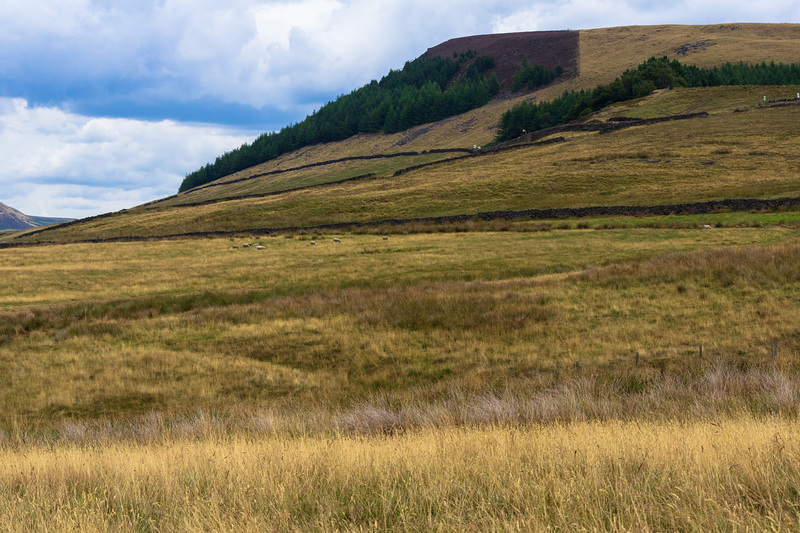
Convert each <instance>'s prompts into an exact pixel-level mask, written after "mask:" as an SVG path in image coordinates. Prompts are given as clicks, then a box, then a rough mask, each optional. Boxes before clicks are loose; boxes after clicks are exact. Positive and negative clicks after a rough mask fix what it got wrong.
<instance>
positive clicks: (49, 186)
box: [0, 0, 800, 216]
mask: <svg viewBox="0 0 800 533" xmlns="http://www.w3.org/2000/svg"><path fill="white" fill-rule="evenodd" d="M798 21H800V4H798V3H796V2H786V1H785V0H781V1H778V0H763V1H761V2H758V3H753V2H750V1H749V0H747V1H745V0H696V1H693V2H688V1H686V0H681V1H679V2H654V1H652V0H622V1H611V0H540V1H536V2H531V1H530V0H508V1H504V2H500V1H497V0H494V1H493V0H486V1H478V0H439V1H436V2H431V1H430V0H381V1H380V2H375V1H374V0H224V1H223V0H26V1H24V2H23V1H17V0H11V1H5V2H0V91H2V92H0V97H2V96H6V97H20V96H24V97H25V99H20V98H0V157H2V159H3V166H2V168H0V195H1V196H2V197H0V201H2V202H4V203H7V204H9V205H12V206H14V207H17V208H19V209H22V210H23V212H26V213H29V214H34V215H50V216H85V215H89V214H96V213H100V212H104V211H109V210H115V209H119V208H121V207H128V206H131V205H135V204H136V203H141V202H143V201H148V200H150V199H153V198H156V197H159V196H166V195H168V194H172V193H174V192H175V190H176V189H177V187H178V184H179V183H180V181H181V179H182V177H183V175H184V174H185V173H187V172H191V171H193V170H196V169H197V168H198V167H199V166H201V165H202V164H204V163H205V162H207V161H211V160H213V159H214V158H215V157H216V156H217V155H219V154H221V153H223V152H224V151H226V150H230V149H231V148H234V147H236V146H238V145H240V144H241V143H242V142H244V141H246V140H249V139H252V138H253V137H254V136H255V135H256V133H257V132H242V131H235V130H231V129H225V128H213V127H211V126H208V125H190V124H184V123H179V122H175V121H166V120H161V121H153V122H146V121H141V120H125V119H122V118H98V117H89V116H84V115H86V114H95V113H96V114H103V115H106V116H112V117H114V116H116V117H123V116H127V117H134V118H135V117H141V116H148V117H150V116H157V117H168V116H172V117H178V116H180V117H185V116H192V117H201V116H207V115H208V114H209V113H212V112H214V113H216V114H215V116H216V117H219V118H217V120H220V121H223V120H224V119H225V118H228V117H231V118H230V119H229V120H228V123H236V122H237V121H239V122H241V121H244V120H246V119H247V118H249V117H248V115H249V116H251V117H258V118H257V119H254V120H253V121H252V122H251V123H256V122H258V123H269V124H271V127H272V126H277V127H280V126H282V125H285V124H286V123H287V122H288V121H292V120H294V121H299V120H302V118H303V117H304V116H305V115H306V114H308V113H309V112H310V111H311V110H312V109H313V108H316V107H319V106H320V105H322V104H324V103H325V102H326V101H328V100H332V99H334V98H335V97H336V96H337V95H338V94H342V93H347V92H350V91H351V90H353V89H356V88H358V87H359V86H361V85H363V84H364V83H367V82H369V80H370V79H372V78H380V77H381V76H382V75H384V74H386V73H387V72H388V70H389V69H390V68H395V69H397V68H401V67H402V65H403V63H404V62H405V61H407V60H411V59H413V58H415V57H417V56H418V55H420V54H421V53H423V52H424V51H425V50H426V49H427V48H428V47H432V46H435V45H437V44H439V43H441V42H443V41H445V40H448V39H451V38H454V37H460V36H466V35H474V34H481V33H493V32H511V31H533V30H554V29H581V28H597V27H604V26H618V25H627V24H666V23H681V24H707V23H722V22H798ZM26 100H27V101H26ZM27 102H36V103H37V105H29V104H28V103H27ZM137 106H138V107H137ZM226 106H227V107H226ZM71 109H72V110H80V109H84V110H85V109H91V110H92V111H84V112H78V111H74V112H70V110H71ZM251 109H252V110H253V113H250V110H251ZM257 110H264V112H263V113H256V111H257ZM204 113H205V114H206V115H204ZM270 114H271V116H273V117H277V116H280V117H281V119H280V123H277V122H278V120H277V119H275V120H272V119H271V118H269V117H267V116H266V115H270ZM234 117H235V118H234ZM286 117H290V118H289V119H288V120H287V119H286ZM200 120H206V121H207V120H209V119H200ZM45 199H46V201H47V202H49V203H43V202H45Z"/></svg>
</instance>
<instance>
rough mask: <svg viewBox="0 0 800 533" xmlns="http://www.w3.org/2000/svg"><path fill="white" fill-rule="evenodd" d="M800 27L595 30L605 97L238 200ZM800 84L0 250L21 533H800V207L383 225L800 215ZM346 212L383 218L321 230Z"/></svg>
mask: <svg viewBox="0 0 800 533" xmlns="http://www.w3.org/2000/svg"><path fill="white" fill-rule="evenodd" d="M796 31H797V28H796V25H739V26H732V27H731V26H727V25H725V26H707V27H688V26H686V27H684V26H660V27H654V28H649V29H646V28H635V27H634V28H611V29H607V30H592V31H586V32H581V37H580V38H581V56H580V61H581V65H580V70H581V74H580V77H579V78H575V79H571V80H567V81H565V82H563V83H559V84H557V85H553V86H551V87H548V88H546V89H544V90H543V91H540V92H538V93H536V94H534V95H530V94H525V95H511V96H509V99H508V100H503V99H498V100H496V101H493V102H491V103H490V104H489V105H487V106H485V107H484V108H481V109H478V110H475V111H472V112H470V113H467V114H465V115H462V116H458V117H451V118H450V119H447V120H445V121H442V122H440V123H437V124H435V125H425V126H420V127H418V128H414V129H412V130H409V131H407V132H402V133H399V134H395V135H359V136H356V137H354V138H351V139H348V140H346V141H343V142H341V143H335V144H329V145H319V146H313V147H307V148H304V149H303V150H299V151H297V152H294V153H292V154H286V155H285V156H283V157H281V158H279V159H278V160H275V161H271V162H269V163H267V164H264V165H260V166H258V167H254V168H252V169H248V170H247V171H244V172H242V173H238V174H236V175H232V176H230V177H229V178H226V180H227V181H232V180H236V179H240V178H246V177H248V176H251V175H253V174H258V173H263V172H269V171H274V170H280V169H282V170H287V169H293V168H297V167H300V166H303V165H308V164H312V163H318V162H320V161H329V160H332V159H339V158H342V157H347V156H362V155H375V154H386V153H392V152H397V151H418V152H422V151H425V150H430V149H433V148H452V147H459V148H465V147H466V148H471V147H472V146H473V145H481V144H486V143H487V142H489V141H490V140H491V139H492V138H493V137H494V132H495V128H496V124H497V119H498V117H499V115H500V113H502V111H503V110H504V109H506V108H508V106H510V105H512V104H513V103H516V102H519V101H522V100H524V99H527V98H543V99H544V98H550V97H553V96H557V95H558V94H560V93H561V92H562V91H563V90H564V89H572V88H577V87H578V86H579V85H581V84H583V85H584V86H586V87H589V86H593V85H595V84H597V83H607V82H609V81H611V80H612V79H613V78H614V77H615V76H616V75H618V74H619V73H620V72H621V70H622V69H624V68H629V67H633V66H635V65H637V64H639V63H640V62H641V61H642V60H643V59H644V58H646V57H648V56H649V55H652V54H655V55H661V54H671V56H672V55H674V54H675V51H676V50H678V49H679V48H680V47H681V46H683V45H686V44H687V43H692V42H695V41H700V40H703V39H707V40H708V46H707V50H704V51H703V53H700V52H697V53H694V52H693V53H692V55H690V56H689V57H687V58H685V61H686V62H688V63H692V64H700V65H712V64H718V63H720V62H722V61H724V60H730V59H731V58H732V57H736V58H742V59H746V60H755V59H758V58H760V57H762V56H764V54H767V53H768V54H772V56H771V57H774V59H775V60H776V61H794V60H795V58H796V53H795V52H794V50H793V49H794V47H795V46H796V43H797V42H798V41H797V39H795V38H794V37H795V35H796ZM754 43H756V44H754ZM682 60H683V59H682ZM795 91H800V87H788V88H787V87H781V88H777V87H759V88H741V87H726V88H714V89H673V90H668V91H656V92H655V93H653V94H651V95H649V96H647V97H645V98H642V99H639V100H636V101H633V102H627V103H624V104H620V105H616V106H612V107H610V108H608V109H606V110H604V111H603V112H601V113H598V114H597V115H595V116H593V117H590V120H606V119H608V118H611V117H615V116H630V117H640V118H650V117H655V116H664V115H671V114H678V113H692V112H698V111H706V112H708V113H709V116H707V117H702V118H695V119H692V120H684V121H679V122H677V121H676V122H665V123H660V124H656V125H652V126H647V127H634V128H628V129H625V130H620V131H617V132H614V133H612V134H608V135H598V134H595V133H578V132H572V133H564V134H559V135H560V136H563V142H559V143H554V144H549V145H528V146H520V147H515V148H514V149H509V150H505V151H497V152H494V151H491V150H483V151H481V152H480V154H479V155H477V156H475V157H469V158H465V159H460V160H455V161H450V162H442V163H439V164H436V165H432V166H428V167H426V168H424V169H418V170H410V171H408V172H404V173H401V174H398V175H395V173H396V171H397V170H401V169H403V168H405V167H407V166H413V165H416V164H419V163H425V162H432V161H433V160H435V159H439V158H441V157H450V156H448V155H442V154H425V155H422V156H408V157H403V158H396V159H395V158H392V159H385V160H377V159H376V160H368V161H365V160H360V161H358V162H351V163H348V164H342V163H336V164H331V165H325V166H323V167H314V168H313V169H308V168H307V169H301V170H288V171H287V172H283V173H280V174H274V175H272V176H270V177H268V178H265V179H255V180H246V181H241V182H238V183H234V184H228V185H221V186H218V187H209V188H206V189H200V190H197V191H193V192H189V193H187V194H180V195H176V196H173V197H170V198H167V199H164V200H163V201H160V202H153V203H151V204H148V205H144V206H139V207H136V208H133V209H130V210H126V211H122V212H118V213H114V214H111V215H110V216H106V217H99V218H96V219H91V220H86V221H82V222H81V223H79V224H73V225H64V226H60V227H57V228H55V229H49V230H46V231H43V232H40V233H39V232H36V231H32V232H8V233H2V234H0V244H2V245H3V246H5V245H8V246H9V247H7V248H0V280H2V282H0V406H2V409H1V410H0V517H2V521H1V522H0V524H1V525H2V529H4V530H8V531H30V530H42V531H75V530H80V531H201V530H202V531H209V530H210V531H265V530H268V531H309V530H316V531H391V530H401V531H431V530H436V531H439V530H444V531H519V530H523V531H800V509H798V486H800V474H799V473H800V459H798V458H800V440H798V432H797V427H798V414H799V413H800V333H798V329H797V317H798V316H800V271H799V270H798V269H797V265H798V264H800V241H798V232H800V211H797V210H790V209H787V210H781V211H772V212H746V211H744V212H714V213H709V214H706V215H688V214H684V213H673V214H670V215H668V216H649V217H622V216H615V217H597V218H580V219H560V220H514V221H508V220H492V221H484V220H480V219H478V218H473V219H469V218H465V219H463V220H461V221H459V222H453V223H447V224H436V223H430V222H413V223H408V224H402V225H392V224H389V223H385V222H383V223H382V222H381V221H382V220H385V219H387V218H412V217H425V216H441V215H451V214H473V213H477V212H480V211H488V210H495V209H529V208H544V207H565V206H572V207H582V206H587V205H618V204H633V205H653V204H671V203H679V202H697V201H704V200H714V199H723V198H748V197H749V198H774V197H780V196H795V197H796V196H800V181H798V172H797V168H798V166H797V163H798V155H799V154H798V150H797V143H796V142H795V139H796V130H797V123H798V118H800V117H799V115H800V107H798V106H796V105H793V106H786V107H770V106H764V105H763V96H768V98H769V99H779V98H784V97H785V94H784V93H787V92H789V93H791V92H795ZM364 174H374V175H373V176H371V177H370V178H367V179H363V180H359V181H351V182H346V183H336V182H337V181H339V180H342V179H346V178H350V177H353V176H359V175H364ZM223 181H225V180H223ZM311 185H313V186H314V187H313V188H306V189H302V190H294V191H289V189H295V188H296V187H298V186H311ZM281 191H283V192H282V193H281ZM273 193H280V194H273ZM257 194H263V195H267V194H269V196H263V197H260V198H247V199H243V198H239V199H237V198H236V197H237V196H240V195H257ZM206 200H210V201H214V202H215V203H209V204H207V205H192V206H183V207H181V204H191V203H193V202H196V201H206ZM339 222H341V223H349V222H370V223H373V225H370V226H365V227H356V226H355V225H354V226H350V227H346V228H344V229H342V230H341V232H340V233H335V234H334V233H332V232H331V230H324V231H323V230H319V229H316V230H315V229H312V228H308V226H312V225H315V224H329V223H339ZM291 226H305V227H306V228H307V229H305V230H302V229H300V230H297V229H294V230H291V229H287V227H291ZM705 226H711V227H712V229H703V228H704V227H705ZM257 228H262V229H263V228H277V229H278V230H279V231H277V232H265V231H257V230H256V229H257ZM201 231H208V232H227V233H226V235H225V236H219V235H217V236H208V237H203V238H200V237H192V236H190V235H189V234H191V233H194V232H201ZM165 235H173V237H171V238H164V236H165ZM180 235H182V236H180ZM334 238H336V239H337V241H338V242H337V241H334ZM98 239H100V240H102V239H120V240H119V241H118V242H102V243H97V242H89V241H92V240H98ZM245 242H252V243H259V244H260V245H261V246H262V247H263V249H256V248H255V247H248V248H245V247H243V243H245ZM312 242H313V243H315V244H313V245H312Z"/></svg>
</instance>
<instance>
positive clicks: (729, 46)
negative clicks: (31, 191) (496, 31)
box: [15, 24, 800, 242]
mask: <svg viewBox="0 0 800 533" xmlns="http://www.w3.org/2000/svg"><path fill="white" fill-rule="evenodd" d="M548 46H552V47H555V48H557V50H558V51H557V53H556V52H553V51H552V50H551V49H550V48H548ZM462 48H466V49H471V50H474V51H475V52H476V54H477V55H478V56H479V55H480V54H488V53H491V54H493V55H496V56H497V60H496V65H495V66H494V67H493V69H492V72H498V73H499V75H498V77H502V78H503V80H504V81H503V83H507V72H510V67H509V66H508V65H510V64H513V63H514V61H520V62H521V61H522V60H523V59H529V60H530V61H535V60H536V59H535V57H533V56H534V55H536V56H537V57H539V58H541V60H542V61H544V62H545V64H546V65H552V64H553V63H564V64H566V67H565V69H566V72H565V74H566V75H565V76H564V77H562V78H558V79H557V80H556V81H555V83H553V84H551V85H549V86H547V87H544V88H541V89H538V90H536V91H533V92H528V91H521V92H519V93H511V92H509V91H508V90H507V89H505V90H503V91H502V92H501V93H500V94H499V95H498V96H497V97H495V98H494V99H493V100H492V101H490V102H489V103H488V104H487V105H484V106H482V107H480V108H478V109H475V110H472V111H469V112H466V113H463V114H461V115H457V116H454V117H450V118H447V119H444V120H441V121H438V122H435V123H430V124H424V125H420V126H416V127H413V128H410V129H408V130H406V131H402V132H398V133H394V134H382V133H369V134H358V135H355V136H353V137H350V138H348V139H346V140H343V141H339V142H332V143H322V144H316V145H313V146H307V147H304V148H302V149H299V150H295V151H293V152H291V153H287V154H284V155H282V156H280V157H278V158H276V159H274V160H271V161H269V162H267V163H263V164H259V165H256V166H254V167H251V168H248V169H246V170H243V171H240V172H236V173H234V174H231V175H229V176H226V177H224V178H221V179H219V180H217V181H215V182H212V183H209V184H206V185H203V186H201V187H197V188H194V189H191V190H188V191H185V192H182V193H180V194H177V195H175V196H172V197H169V198H165V199H163V200H160V201H157V202H152V203H150V204H147V205H144V206H140V207H137V208H134V209H130V210H127V211H123V212H119V213H114V214H109V215H106V216H101V217H96V218H94V219H90V220H85V221H81V222H79V223H75V224H71V225H68V226H65V227H59V228H58V229H53V230H46V231H44V232H35V231H34V232H27V233H26V234H24V235H18V236H16V237H15V238H16V239H17V240H19V241H29V242H30V241H50V240H59V241H63V240H73V239H79V240H90V239H98V238H124V237H140V236H158V235H179V234H191V233H197V232H237V231H238V232H247V231H265V230H275V229H280V228H303V227H312V226H317V225H321V224H323V225H324V224H345V223H347V222H354V223H364V222H369V223H376V222H379V221H380V220H383V219H405V218H419V217H437V216H452V215H472V214H476V213H479V212H482V211H494V210H524V209H532V208H543V207H582V206H587V205H611V204H613V203H627V202H632V201H634V200H635V201H636V203H638V204H665V203H686V202H702V201H709V200H719V199H726V198H739V197H742V195H747V197H755V198H769V197H775V196H781V195H797V194H800V192H799V191H798V190H797V188H796V184H795V183H794V181H793V175H794V174H793V172H792V171H791V165H788V163H784V162H785V161H786V160H785V159H784V158H782V157H781V158H764V161H765V166H761V167H759V166H754V164H755V163H756V161H757V160H758V159H759V157H762V156H756V155H752V154H755V153H772V152H773V150H771V149H769V148H767V147H768V146H769V143H770V142H772V141H774V143H777V144H776V145H780V146H783V147H784V148H785V149H786V150H787V153H786V154H785V157H787V158H791V157H793V156H792V154H793V153H794V150H795V149H794V148H793V147H792V146H791V145H786V143H785V142H783V141H782V140H781V138H780V137H779V136H780V135H784V134H788V135H791V133H789V132H788V131H786V132H784V131H783V130H782V129H781V128H782V126H780V124H784V123H785V124H788V125H787V127H788V128H789V129H790V130H791V121H792V120H796V118H797V116H796V113H797V108H796V106H795V107H792V106H791V105H790V106H789V107H785V106H784V107H774V106H765V105H764V102H763V97H764V96H768V98H769V100H781V99H785V98H786V97H787V96H789V95H794V94H795V93H796V92H798V91H797V89H798V88H796V87H795V88H792V87H785V88H777V87H773V88H767V87H765V88H763V89H758V88H749V89H744V88H739V89H735V88H734V89H726V88H708V89H691V90H690V89H675V90H672V91H658V92H656V93H653V94H652V95H650V96H649V97H647V98H644V99H640V100H637V101H635V102H633V103H632V104H630V105H627V106H621V107H618V109H624V110H625V111H624V112H623V111H619V112H614V111H613V109H614V108H611V109H612V110H609V111H603V112H601V113H598V114H597V116H596V117H594V119H596V120H605V119H608V118H614V116H613V115H615V114H616V115H621V114H625V113H628V114H630V113H631V112H633V115H632V116H641V117H645V116H646V117H649V118H652V117H658V116H666V115H673V114H678V113H687V112H688V113H696V112H700V111H706V112H708V113H710V115H711V116H710V120H709V117H705V118H703V117H696V118H694V119H692V120H689V121H686V122H683V123H682V124H681V125H680V126H672V125H670V124H669V123H662V124H654V125H650V126H647V128H646V130H647V132H648V133H647V134H646V135H642V134H641V132H642V131H643V129H641V128H636V129H632V130H627V131H625V132H622V131H621V132H619V133H618V134H617V133H615V134H614V135H613V136H611V137H607V136H597V135H593V134H590V133H583V134H580V133H573V134H569V135H568V136H565V135H563V134H558V135H555V134H554V135H552V136H551V138H550V139H549V140H550V141H556V140H558V139H559V138H560V137H563V138H564V140H565V141H566V142H563V143H558V144H552V145H549V146H540V145H526V146H521V147H517V148H516V149H515V150H516V151H510V152H496V151H487V150H481V151H480V152H476V153H472V149H473V147H475V146H483V145H486V144H488V143H490V142H491V141H492V140H493V139H494V138H495V136H496V135H497V128H498V125H499V122H500V118H501V116H502V115H503V113H504V112H506V111H507V110H508V109H509V108H511V107H512V106H514V105H517V104H519V103H521V102H534V103H535V102H543V101H547V100H552V99H553V98H555V97H556V96H559V95H561V94H562V93H563V92H564V91H565V90H573V89H576V88H577V89H579V90H580V89H585V88H592V87H594V86H597V85H599V84H602V83H608V82H610V81H612V80H613V79H614V78H615V77H616V76H619V75H620V74H621V73H622V72H623V71H624V70H626V69H630V68H634V67H636V65H638V64H640V63H641V62H642V61H644V60H646V59H647V58H648V57H651V56H661V55H664V56H667V57H668V58H671V59H678V60H680V61H681V62H682V63H684V64H687V65H699V66H714V65H718V64H720V63H722V62H725V61H733V62H738V61H745V62H749V63H760V62H762V61H767V62H769V61H773V60H774V61H777V62H786V63H789V62H792V61H794V60H795V58H796V57H800V25H793V24H740V25H734V26H731V25H720V26H654V27H626V28H608V29H601V30H587V31H580V32H533V33H527V34H525V33H523V34H510V35H498V36H491V35H489V36H478V37H466V38H462V39H454V40H452V41H448V42H446V43H443V44H441V45H439V46H436V47H433V48H431V49H429V50H428V51H427V52H426V53H425V55H426V56H446V55H452V53H453V52H456V51H457V50H459V49H462ZM504 50H505V52H504ZM473 61H474V59H473ZM509 62H510V63H509ZM503 69H506V70H503ZM504 72H505V74H504ZM682 101H685V105H684V104H682V103H681V102H682ZM631 106H633V107H634V108H635V111H634V110H633V109H631ZM744 109H747V110H751V111H752V112H751V113H739V112H736V111H737V110H738V111H741V110H744ZM637 113H638V115H637ZM590 118H591V117H590ZM772 121H777V122H776V124H777V125H778V126H777V127H776V128H771V124H772V123H773V122H772ZM751 131H752V132H755V131H759V132H763V136H760V137H756V136H753V135H748V132H751ZM688 132H691V135H692V136H693V138H687V135H690V134H689V133H688ZM673 135H674V136H677V137H675V138H674V139H672V138H671V137H670V136H673ZM701 138H702V139H723V138H729V139H730V143H732V144H731V145H730V146H727V147H726V146H718V147H717V148H716V149H719V150H728V151H729V153H728V154H725V158H724V159H725V160H726V165H730V166H733V167H735V168H739V169H741V170H739V171H737V172H741V173H742V178H741V182H742V183H745V182H746V180H745V178H744V176H745V175H747V176H752V175H753V174H754V173H755V174H756V175H764V176H766V174H768V173H769V174H770V175H771V176H772V177H771V178H770V180H772V182H773V185H772V186H771V187H770V188H759V187H758V186H757V185H753V186H750V187H731V186H730V183H731V181H730V179H731V178H729V177H728V178H725V176H729V175H728V174H726V172H725V170H726V169H725V168H724V167H723V166H722V165H716V166H712V165H703V163H704V162H705V163H708V162H709V161H711V160H717V159H720V158H719V157H717V154H702V153H701V152H699V151H698V150H697V147H698V146H702V145H705V144H706V142H705V141H699V139H701ZM547 140H548V138H540V139H538V140H537V142H541V141H547ZM725 142H727V141H725ZM725 142H722V144H725ZM737 143H739V144H742V145H747V146H751V149H750V150H749V151H742V150H737V149H734V147H735V146H736V145H737ZM665 146H673V147H674V148H673V149H671V150H668V149H666V148H665ZM667 152H670V153H671V154H672V158H671V159H670V161H673V163H672V164H670V165H665V164H664V165H661V166H660V167H658V168H659V173H660V174H665V173H666V174H668V175H670V176H671V178H670V179H672V180H676V183H677V182H680V181H681V180H684V182H685V180H686V176H687V175H692V176H697V178H695V179H699V176H700V175H705V179H706V180H708V182H709V184H707V185H705V186H704V187H702V188H692V187H690V186H688V182H686V183H687V185H684V186H681V187H679V188H675V189H666V190H665V192H664V193H663V194H659V195H657V196H647V194H649V193H646V192H645V191H646V190H647V189H646V188H644V189H643V188H641V186H642V185H643V184H644V183H648V182H642V181H641V180H636V179H634V178H635V177H636V176H640V175H641V173H642V172H648V173H649V172H651V171H652V170H653V169H655V168H656V167H655V166H654V164H652V163H643V162H641V161H644V160H656V159H663V158H660V157H657V156H659V154H665V153H667ZM637 155H646V156H647V157H637ZM711 156H713V157H711ZM465 157H469V158H468V159H464V158H465ZM581 158H583V159H584V160H586V161H595V162H602V164H591V165H578V166H575V165H567V164H565V162H567V161H578V160H580V159H581ZM531 160H535V161H537V165H536V169H542V172H543V178H542V179H544V177H545V174H546V178H547V180H555V181H556V182H561V183H565V182H568V181H569V180H573V179H577V180H579V181H581V182H582V183H586V184H595V185H589V186H588V187H589V188H588V189H587V194H582V195H572V196H569V197H565V196H563V195H561V194H555V192H556V191H558V190H563V187H558V188H552V187H549V186H548V187H547V188H544V189H543V188H542V186H543V184H542V183H541V182H539V181H537V180H531V179H521V178H520V177H521V176H529V175H530V173H531V172H532V170H533V169H531V166H530V163H529V162H530V161H531ZM620 160H621V161H627V162H628V164H626V166H630V165H632V164H633V165H634V166H632V167H630V170H629V172H630V177H629V178H624V177H622V176H620V175H618V174H616V173H615V172H613V171H611V167H615V166H617V162H618V161H620ZM676 160H683V161H685V162H686V164H696V165H698V166H699V168H700V169H701V170H702V172H697V171H696V169H694V170H692V172H691V173H689V174H687V173H686V172H685V170H686V169H685V168H684V167H683V166H681V165H676V164H674V162H675V161H676ZM636 161H640V162H638V163H636ZM691 162H693V163H691ZM634 163H635V164H634ZM420 165H427V166H422V167H421V166H420ZM636 165H639V167H638V168H634V167H635V166H636ZM787 165H788V166H787ZM603 168H605V170H604V171H603V172H600V171H601V169H603ZM673 173H674V174H673ZM475 175H480V176H483V177H482V178H481V179H480V180H479V181H477V182H476V181H471V179H472V178H471V176H475ZM681 176H683V178H682V177H681ZM776 176H781V177H782V178H781V179H783V180H784V182H783V184H782V185H780V186H778V185H777V184H776V183H775V177H776ZM718 178H719V180H718ZM598 179H602V180H603V183H604V187H608V188H609V189H611V190H615V191H616V192H615V193H614V194H605V195H600V196H598V195H592V194H591V191H592V190H593V189H592V188H593V187H595V188H596V180H598ZM620 181H623V182H624V185H619V183H620ZM757 182H758V180H755V181H753V183H754V184H755V183H757ZM615 184H617V185H615ZM662 188H663V187H662ZM637 189H639V192H636V190H637Z"/></svg>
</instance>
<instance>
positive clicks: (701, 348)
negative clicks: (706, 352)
mask: <svg viewBox="0 0 800 533" xmlns="http://www.w3.org/2000/svg"><path fill="white" fill-rule="evenodd" d="M702 358H703V345H702V343H701V344H700V359H702Z"/></svg>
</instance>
